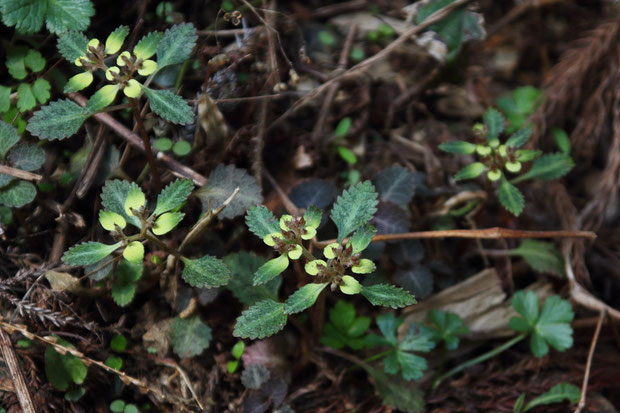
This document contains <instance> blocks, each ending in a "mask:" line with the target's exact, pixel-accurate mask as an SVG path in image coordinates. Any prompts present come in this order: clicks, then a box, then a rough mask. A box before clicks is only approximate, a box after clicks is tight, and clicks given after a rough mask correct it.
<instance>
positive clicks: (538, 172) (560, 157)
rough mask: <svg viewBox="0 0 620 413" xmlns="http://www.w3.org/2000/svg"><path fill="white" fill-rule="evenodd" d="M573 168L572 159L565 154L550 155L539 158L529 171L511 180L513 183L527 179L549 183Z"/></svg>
mask: <svg viewBox="0 0 620 413" xmlns="http://www.w3.org/2000/svg"><path fill="white" fill-rule="evenodd" d="M573 166H575V162H573V159H572V158H571V157H570V156H569V155H567V154H565V153H551V154H548V155H544V156H541V157H540V158H538V159H536V160H535V161H534V163H533V164H532V167H531V168H530V170H529V171H527V172H526V173H524V174H523V175H521V176H519V177H517V178H515V179H513V180H512V182H514V183H518V182H522V181H526V180H528V179H542V180H544V181H550V180H552V179H557V178H561V177H562V176H564V175H566V173H567V172H568V171H570V170H571V169H572V167H573Z"/></svg>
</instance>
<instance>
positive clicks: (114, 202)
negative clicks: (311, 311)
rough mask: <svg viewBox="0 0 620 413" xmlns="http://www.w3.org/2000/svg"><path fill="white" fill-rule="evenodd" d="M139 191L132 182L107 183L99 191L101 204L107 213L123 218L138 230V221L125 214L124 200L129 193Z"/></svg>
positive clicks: (115, 181)
mask: <svg viewBox="0 0 620 413" xmlns="http://www.w3.org/2000/svg"><path fill="white" fill-rule="evenodd" d="M131 190H134V191H136V190H137V191H139V190H140V187H139V186H138V185H136V184H135V183H134V182H128V181H121V180H118V179H115V180H112V181H107V182H106V183H105V186H104V187H103V190H102V191H101V204H102V205H103V207H104V208H105V209H106V210H107V211H111V212H115V213H117V214H119V215H120V216H122V217H123V218H125V221H127V222H129V223H130V224H132V225H134V226H136V227H138V228H140V227H141V224H140V220H139V219H138V218H137V217H135V216H134V215H128V214H127V213H126V212H125V200H126V199H127V194H129V191H131Z"/></svg>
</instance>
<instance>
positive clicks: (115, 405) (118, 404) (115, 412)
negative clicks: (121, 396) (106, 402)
mask: <svg viewBox="0 0 620 413" xmlns="http://www.w3.org/2000/svg"><path fill="white" fill-rule="evenodd" d="M124 410H125V402H124V401H123V400H114V401H113V402H112V403H110V411H111V412H112V413H123V411H124Z"/></svg>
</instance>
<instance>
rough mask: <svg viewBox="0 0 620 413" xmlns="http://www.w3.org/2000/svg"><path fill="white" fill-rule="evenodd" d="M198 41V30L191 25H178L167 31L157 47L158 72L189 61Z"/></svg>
mask: <svg viewBox="0 0 620 413" xmlns="http://www.w3.org/2000/svg"><path fill="white" fill-rule="evenodd" d="M196 40H198V35H197V34H196V28H195V27H194V25H193V24H191V23H183V24H177V25H174V26H172V27H171V28H169V29H168V30H166V32H165V33H164V35H163V37H162V39H161V41H160V42H159V44H158V46H157V65H158V70H161V69H162V68H164V67H166V66H169V65H174V64H177V63H183V62H184V61H185V60H187V58H189V55H190V54H191V53H192V50H193V49H194V46H195V45H196Z"/></svg>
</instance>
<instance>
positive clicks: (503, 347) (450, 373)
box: [433, 333, 527, 389]
mask: <svg viewBox="0 0 620 413" xmlns="http://www.w3.org/2000/svg"><path fill="white" fill-rule="evenodd" d="M525 337H527V334H526V333H521V334H519V335H518V336H516V337H514V338H512V339H511V340H508V341H507V342H505V343H504V344H502V345H501V346H498V347H495V348H494V349H493V350H491V351H488V352H486V353H484V354H481V355H479V356H478V357H475V358H473V359H471V360H468V361H466V362H465V363H461V364H459V365H458V366H456V367H454V368H453V369H452V370H449V371H448V372H447V373H445V374H443V375H441V376H439V377H437V378H436V379H435V381H434V382H433V389H435V388H437V386H439V384H440V383H441V382H442V381H444V380H445V379H447V378H448V377H452V376H454V375H455V374H456V373H458V372H460V371H462V370H465V369H466V368H468V367H471V366H473V365H476V364H478V363H482V362H483V361H487V360H488V359H490V358H492V357H495V356H497V355H498V354H499V353H501V352H502V351H504V350H507V349H509V348H510V347H512V346H514V345H515V344H517V343H518V342H519V341H521V340H523V339H524V338H525Z"/></svg>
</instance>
